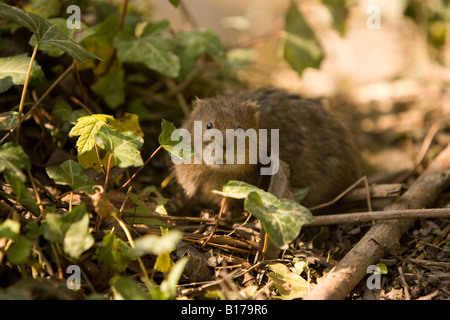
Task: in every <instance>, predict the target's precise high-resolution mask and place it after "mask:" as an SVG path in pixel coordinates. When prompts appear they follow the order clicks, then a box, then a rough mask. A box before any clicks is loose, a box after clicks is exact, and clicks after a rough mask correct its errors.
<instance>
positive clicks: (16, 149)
mask: <svg viewBox="0 0 450 320" xmlns="http://www.w3.org/2000/svg"><path fill="white" fill-rule="evenodd" d="M30 168H31V164H30V159H29V158H28V155H27V154H26V153H25V152H24V151H23V149H22V147H21V146H19V145H16V144H15V143H13V142H7V143H5V144H4V145H2V146H0V172H5V173H9V174H10V175H12V176H16V177H17V178H18V179H19V180H20V181H22V182H25V180H26V177H25V175H24V174H23V173H22V170H24V169H30Z"/></svg>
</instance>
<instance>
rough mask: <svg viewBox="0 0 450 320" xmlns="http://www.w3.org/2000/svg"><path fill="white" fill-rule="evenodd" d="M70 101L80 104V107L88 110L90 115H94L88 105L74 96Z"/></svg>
mask: <svg viewBox="0 0 450 320" xmlns="http://www.w3.org/2000/svg"><path fill="white" fill-rule="evenodd" d="M70 100H72V101H73V102H75V103H76V104H78V105H79V106H80V107H82V108H83V109H84V110H86V111H87V112H88V113H89V114H90V115H93V114H94V113H93V112H92V111H91V109H89V107H88V106H87V105H85V104H84V103H83V102H81V101H80V100H78V99H77V98H75V97H74V96H71V97H70Z"/></svg>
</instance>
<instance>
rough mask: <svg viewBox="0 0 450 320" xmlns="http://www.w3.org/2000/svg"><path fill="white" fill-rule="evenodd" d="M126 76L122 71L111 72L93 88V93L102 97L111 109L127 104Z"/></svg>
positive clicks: (101, 78)
mask: <svg viewBox="0 0 450 320" xmlns="http://www.w3.org/2000/svg"><path fill="white" fill-rule="evenodd" d="M124 74H125V72H124V71H123V70H122V69H119V70H114V71H111V72H110V73H108V74H107V75H106V76H103V77H100V78H99V79H98V81H97V82H96V83H94V84H93V85H92V86H91V89H92V91H94V92H95V93H96V94H98V95H99V96H101V97H102V99H103V100H104V101H105V102H106V104H107V105H108V107H110V108H111V109H116V108H117V107H118V106H120V105H121V104H122V103H124V102H125V83H124V81H123V79H124Z"/></svg>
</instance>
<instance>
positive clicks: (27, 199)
mask: <svg viewBox="0 0 450 320" xmlns="http://www.w3.org/2000/svg"><path fill="white" fill-rule="evenodd" d="M4 176H5V180H6V182H7V183H8V184H9V185H10V186H11V188H12V189H13V191H14V194H15V195H16V201H17V202H19V203H20V204H21V205H23V206H24V207H25V208H27V209H28V210H30V211H31V213H32V214H33V215H35V216H38V215H39V208H38V206H37V204H36V201H35V200H34V199H33V197H32V196H31V194H30V192H29V191H28V189H27V187H26V186H25V184H24V182H23V181H22V180H21V179H20V177H19V176H17V175H15V174H14V173H12V172H11V171H5V173H4Z"/></svg>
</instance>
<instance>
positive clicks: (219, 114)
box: [175, 89, 360, 208]
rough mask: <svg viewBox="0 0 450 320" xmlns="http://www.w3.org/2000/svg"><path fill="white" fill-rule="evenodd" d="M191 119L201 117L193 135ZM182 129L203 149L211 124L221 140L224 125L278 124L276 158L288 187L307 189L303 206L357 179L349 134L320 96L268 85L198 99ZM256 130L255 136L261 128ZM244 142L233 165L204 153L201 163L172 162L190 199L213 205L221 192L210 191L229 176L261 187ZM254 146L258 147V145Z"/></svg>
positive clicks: (328, 196) (207, 143) (257, 126)
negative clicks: (304, 95) (282, 166)
mask: <svg viewBox="0 0 450 320" xmlns="http://www.w3.org/2000/svg"><path fill="white" fill-rule="evenodd" d="M194 121H201V133H200V131H198V132H197V135H194ZM183 128H184V129H187V130H188V131H189V133H190V135H191V141H192V144H193V145H194V141H195V140H197V144H196V146H197V149H196V152H197V153H201V152H204V151H205V150H206V148H208V146H210V145H211V143H212V141H214V139H212V141H203V136H202V135H203V134H205V133H206V135H208V130H211V129H217V130H220V132H221V133H222V135H223V138H224V139H225V137H226V129H234V130H235V129H238V128H242V129H243V130H244V131H246V130H248V129H251V128H253V129H255V130H258V129H267V131H268V133H270V132H272V131H271V129H279V131H278V133H279V144H278V147H279V158H280V159H281V160H283V161H284V162H286V163H287V164H288V165H289V168H290V183H291V186H292V187H309V188H310V190H309V193H308V196H307V198H306V199H305V200H304V201H303V203H302V204H304V205H305V206H312V205H317V204H320V203H323V202H326V201H328V200H331V199H332V198H333V197H334V196H336V195H337V194H339V193H340V192H341V191H343V190H344V189H345V188H346V187H348V186H349V185H351V184H352V183H353V182H355V181H356V180H357V179H358V178H360V165H359V155H358V152H357V150H356V148H355V145H354V142H353V140H352V138H351V135H350V134H349V132H348V130H347V129H346V128H345V127H344V126H343V125H342V124H341V123H340V122H339V121H338V120H337V119H336V118H335V117H334V116H333V115H332V114H331V113H330V112H329V111H327V110H326V109H325V108H324V107H323V106H322V104H321V103H320V101H319V100H312V99H303V98H301V97H300V96H298V95H293V94H289V93H287V92H285V91H282V90H271V89H259V90H256V91H246V92H243V93H239V94H228V95H222V96H217V97H214V98H209V99H204V100H197V101H195V102H194V109H193V111H192V113H191V116H190V117H189V119H187V120H186V121H185V123H184V124H183ZM197 128H199V127H198V123H197ZM197 130H198V129H197ZM258 132H259V135H258V137H260V136H261V134H262V133H264V132H263V131H258ZM198 133H200V134H198ZM271 137H272V136H270V135H269V136H268V138H267V141H268V142H269V143H268V144H269V145H270V143H271V142H272V143H273V141H272V140H271ZM258 141H260V140H258ZM274 141H275V140H274ZM246 142H247V143H246V144H245V151H246V157H245V163H244V164H236V157H235V158H234V159H229V160H235V161H234V164H226V163H224V164H217V163H211V164H207V163H205V160H206V161H207V158H203V159H202V161H201V163H197V164H196V163H194V161H191V164H183V163H182V164H177V165H175V175H176V178H177V180H178V182H179V184H180V185H181V186H182V187H183V189H184V191H185V192H186V194H187V196H188V197H190V198H191V199H192V200H193V201H192V202H194V203H198V204H202V205H205V206H206V207H210V208H211V207H217V206H218V205H219V204H220V201H221V199H222V197H221V196H218V195H215V194H213V193H211V190H213V189H216V190H222V186H223V185H224V184H226V183H227V182H228V181H229V180H241V181H245V182H248V183H250V184H253V185H255V186H260V187H261V185H262V179H261V178H263V176H261V170H260V168H261V167H262V165H261V164H260V162H259V161H258V162H257V163H255V164H250V163H249V156H248V153H249V150H251V149H249V145H250V144H249V143H248V140H247V141H246ZM223 145H224V152H223V155H224V156H223V159H224V160H226V156H225V155H226V151H225V149H226V148H225V146H227V145H228V146H229V143H228V141H227V142H226V143H225V142H224V144H223ZM199 146H200V147H199ZM258 148H259V149H261V145H259V146H258ZM273 149H274V150H276V148H273ZM269 150H270V146H269ZM209 151H210V150H209ZM214 153H215V152H212V154H213V155H214ZM236 154H237V152H236ZM219 156H220V155H219ZM219 158H221V156H220V157H219ZM217 159H218V158H217V157H216V160H217ZM192 160H193V159H192ZM197 162H199V161H198V159H197ZM266 163H267V162H266ZM269 178H270V177H269ZM266 181H267V180H266ZM192 202H191V203H192Z"/></svg>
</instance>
